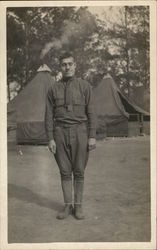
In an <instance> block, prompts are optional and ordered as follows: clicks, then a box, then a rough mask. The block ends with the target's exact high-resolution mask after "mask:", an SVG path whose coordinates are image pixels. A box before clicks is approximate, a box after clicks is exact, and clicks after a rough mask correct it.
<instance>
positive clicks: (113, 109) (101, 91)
mask: <svg viewBox="0 0 157 250" xmlns="http://www.w3.org/2000/svg"><path fill="white" fill-rule="evenodd" d="M93 95H94V103H95V112H96V115H97V134H106V136H128V135H129V124H128V120H129V119H130V117H131V115H135V114H139V115H145V116H149V113H148V112H147V111H145V110H143V109H142V108H140V107H138V106H137V105H136V104H134V103H132V102H130V101H129V100H128V98H127V97H126V96H124V95H123V94H122V93H121V91H120V89H118V87H117V86H116V84H115V82H114V80H113V78H112V77H111V76H110V75H106V76H105V77H104V78H103V79H102V80H101V82H100V83H99V84H98V85H97V87H95V88H94V89H93ZM137 124H138V126H139V123H136V126H137ZM136 135H137V134H136Z"/></svg>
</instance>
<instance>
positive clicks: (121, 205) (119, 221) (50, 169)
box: [8, 137, 150, 243]
mask: <svg viewBox="0 0 157 250" xmlns="http://www.w3.org/2000/svg"><path fill="white" fill-rule="evenodd" d="M149 144H150V141H149V137H137V138H132V139H120V138H119V139H118V138H117V139H114V140H113V139H109V140H104V141H99V142H97V148H96V150H95V151H93V152H91V154H90V159H89V161H88V165H87V169H86V174H85V190H84V213H85V215H86V219H85V220H83V221H78V220H76V219H75V218H74V217H73V216H69V217H68V218H67V219H66V220H62V221H60V220H57V219H56V215H57V212H58V211H59V210H60V209H62V206H63V197H62V192H61V186H60V176H59V172H58V167H57V165H56V163H55V160H54V157H53V156H52V154H51V153H50V152H49V151H48V149H47V147H46V146H20V147H18V146H14V147H13V146H12V147H9V150H8V185H9V186H8V198H9V202H8V241H9V243H41V242H42V243H48V242H115V241H116V242H127V241H128V242H137V241H139V242H144V241H145V242H146V241H150V155H149V151H150V149H149V148H150V147H149Z"/></svg>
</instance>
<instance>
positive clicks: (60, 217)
mask: <svg viewBox="0 0 157 250" xmlns="http://www.w3.org/2000/svg"><path fill="white" fill-rule="evenodd" d="M72 213H73V206H72V205H71V204H65V206H64V209H63V211H61V212H60V213H59V214H58V215H57V219H58V220H64V219H66V218H67V217H68V216H69V215H70V214H72Z"/></svg>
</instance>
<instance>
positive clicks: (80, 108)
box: [73, 98, 85, 117]
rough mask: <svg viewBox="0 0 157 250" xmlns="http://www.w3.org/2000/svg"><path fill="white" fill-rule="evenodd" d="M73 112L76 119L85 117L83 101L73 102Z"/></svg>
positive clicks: (78, 99) (76, 100) (79, 99)
mask: <svg viewBox="0 0 157 250" xmlns="http://www.w3.org/2000/svg"><path fill="white" fill-rule="evenodd" d="M73 110H74V114H75V116H76V117H79V116H85V100H84V99H83V98H77V99H75V100H74V101H73Z"/></svg>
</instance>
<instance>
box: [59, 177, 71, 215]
mask: <svg viewBox="0 0 157 250" xmlns="http://www.w3.org/2000/svg"><path fill="white" fill-rule="evenodd" d="M61 184H62V190H63V197H64V203H65V206H64V209H63V211H61V212H60V213H59V214H58V215H57V219H59V220H63V219H66V218H67V217H68V216H69V215H70V214H72V212H73V207H72V181H71V180H66V181H65V180H62V181H61Z"/></svg>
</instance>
